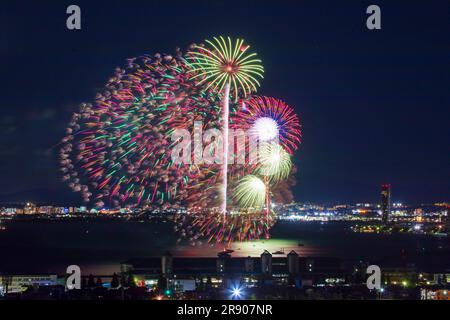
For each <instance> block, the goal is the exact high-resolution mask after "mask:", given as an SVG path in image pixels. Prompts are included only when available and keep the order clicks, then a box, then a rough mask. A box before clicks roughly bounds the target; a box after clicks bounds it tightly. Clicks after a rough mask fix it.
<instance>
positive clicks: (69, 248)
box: [0, 220, 450, 275]
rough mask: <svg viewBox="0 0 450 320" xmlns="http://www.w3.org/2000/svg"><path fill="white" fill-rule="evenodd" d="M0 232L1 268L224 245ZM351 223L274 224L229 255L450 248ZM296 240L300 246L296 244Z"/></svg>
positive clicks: (132, 233)
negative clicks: (361, 230) (354, 228)
mask: <svg viewBox="0 0 450 320" xmlns="http://www.w3.org/2000/svg"><path fill="white" fill-rule="evenodd" d="M4 224H5V225H6V230H3V231H0V272H1V271H4V272H7V271H9V272H27V273H49V272H50V273H58V274H63V273H64V272H65V268H66V267H67V266H68V265H71V264H76V265H79V266H80V267H81V268H82V271H83V273H94V274H103V275H108V274H112V273H113V272H118V271H119V270H120V262H122V261H125V260H127V259H129V258H133V257H151V256H161V255H162V254H163V253H164V252H165V251H167V250H169V251H170V252H171V253H172V254H173V255H175V256H216V255H217V252H218V251H220V250H222V249H223V248H224V246H223V245H213V246H212V245H208V244H203V245H201V246H195V247H192V246H190V245H188V244H181V245H177V235H176V234H174V232H173V227H172V224H171V223H169V222H166V223H164V222H161V221H159V222H142V223H141V222H125V221H104V220H89V221H88V220H86V221H43V220H36V221H6V222H4ZM350 226H351V224H350V223H344V222H328V223H324V224H321V223H319V222H278V223H277V224H276V225H275V226H274V228H273V229H272V232H271V235H272V238H271V239H269V240H261V241H255V242H244V243H234V244H233V245H232V246H231V249H233V250H235V251H234V252H233V256H249V255H250V256H259V255H260V254H261V253H262V252H263V250H268V251H269V252H272V253H273V252H275V251H279V250H284V252H285V253H288V252H289V251H290V250H295V251H296V252H297V253H298V254H299V255H300V256H328V257H340V258H371V259H376V258H382V257H386V256H393V255H397V254H400V253H401V252H402V250H404V251H409V252H416V251H421V250H422V251H423V250H436V249H437V248H438V247H444V248H447V249H448V248H450V240H449V239H448V238H444V239H443V238H437V237H433V236H424V235H412V234H395V235H377V234H356V233H352V232H351V231H350ZM298 243H302V244H304V246H298Z"/></svg>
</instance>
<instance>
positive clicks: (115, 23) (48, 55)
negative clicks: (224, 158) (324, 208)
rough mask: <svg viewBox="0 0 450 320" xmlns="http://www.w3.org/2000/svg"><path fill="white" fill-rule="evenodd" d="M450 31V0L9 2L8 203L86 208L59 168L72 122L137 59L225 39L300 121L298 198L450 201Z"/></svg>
mask: <svg viewBox="0 0 450 320" xmlns="http://www.w3.org/2000/svg"><path fill="white" fill-rule="evenodd" d="M70 4H77V5H79V6H80V7H81V11H82V30H81V31H69V30H68V29H66V18H67V16H68V15H67V14H66V8H67V6H68V5H70ZM370 4H378V5H379V6H380V7H381V11H382V30H377V31H370V30H368V29H367V28H366V18H367V14H366V13H365V12H366V8H367V6H368V5H370ZM449 34H450V2H449V1H417V2H414V1H392V0H391V1H370V2H369V1H281V0H277V1H263V0H259V1H243V0H241V1H236V2H234V3H233V1H219V0H216V1H212V0H210V1H187V0H184V1H162V0H161V1H150V0H145V1H144V0H142V1H138V0H127V1H112V0H108V1H98V0H96V1H50V0H49V1H38V0H35V1H22V0H16V1H9V0H7V1H2V8H1V11H0V66H1V69H0V70H1V79H0V82H1V85H0V92H1V94H0V104H1V114H0V127H1V130H0V182H1V183H0V195H1V197H0V201H19V200H23V201H24V200H34V201H38V202H39V201H52V202H55V203H68V202H73V201H75V202H76V201H77V200H78V196H77V195H76V194H73V193H72V192H71V191H70V189H69V188H68V187H66V185H65V184H64V183H63V182H62V181H61V176H60V174H59V171H58V161H57V155H58V146H57V144H58V142H59V141H60V139H61V138H62V137H63V136H64V132H65V131H64V129H65V127H66V124H67V123H68V121H69V119H70V115H71V113H72V112H74V111H76V110H77V107H78V105H79V104H80V103H81V102H89V101H92V99H93V97H94V96H95V93H96V91H98V90H99V89H101V88H102V86H103V85H104V83H105V82H106V80H107V79H108V78H109V77H110V76H111V75H112V74H113V71H114V68H115V67H116V66H121V65H123V64H124V62H125V60H126V58H129V57H133V56H138V55H141V54H144V53H150V54H153V53H156V52H167V53H172V52H174V50H175V47H177V46H179V47H180V48H182V49H185V48H187V46H188V45H189V44H190V43H192V42H194V41H196V42H201V41H202V40H204V39H206V38H210V37H212V36H215V35H230V36H232V37H243V38H244V39H246V41H247V42H248V43H249V44H251V46H252V47H253V49H254V50H255V51H256V52H258V55H259V56H260V57H261V59H262V60H263V63H264V66H265V79H264V80H263V81H262V87H261V88H260V90H259V93H260V94H264V95H268V96H274V97H277V98H281V99H283V100H285V101H286V102H287V103H288V104H290V105H292V106H295V109H296V110H297V112H298V113H299V115H300V117H301V120H302V123H303V136H304V137H303V143H302V146H301V148H300V150H299V151H298V152H297V154H296V164H297V165H298V167H299V170H298V173H297V185H296V186H295V190H294V193H295V195H296V199H297V200H299V201H312V202H325V203H330V202H359V201H361V202H362V201H378V200H379V193H380V190H379V189H380V184H381V183H391V184H392V188H393V200H396V201H404V202H411V203H422V202H432V201H444V200H447V201H448V200H450V185H449V183H450V138H449V137H450V126H449V120H450V90H449V88H450V72H449V71H450V41H449V40H450V38H449Z"/></svg>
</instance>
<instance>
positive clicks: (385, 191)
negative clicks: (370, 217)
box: [381, 184, 391, 224]
mask: <svg viewBox="0 0 450 320" xmlns="http://www.w3.org/2000/svg"><path fill="white" fill-rule="evenodd" d="M381 214H382V215H381V220H382V221H383V224H388V223H389V215H390V214H391V185H390V184H382V185H381Z"/></svg>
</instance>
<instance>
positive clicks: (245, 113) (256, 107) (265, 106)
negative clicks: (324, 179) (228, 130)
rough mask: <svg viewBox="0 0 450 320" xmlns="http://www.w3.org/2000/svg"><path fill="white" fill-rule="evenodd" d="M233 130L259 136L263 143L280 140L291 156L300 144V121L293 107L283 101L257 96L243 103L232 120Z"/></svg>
mask: <svg viewBox="0 0 450 320" xmlns="http://www.w3.org/2000/svg"><path fill="white" fill-rule="evenodd" d="M232 123H233V126H232V127H233V128H235V129H243V130H247V131H248V132H252V133H253V134H256V135H258V137H259V139H260V140H261V141H273V140H279V142H280V144H281V145H282V146H283V148H285V150H286V151H287V152H288V153H289V154H293V152H294V151H295V150H297V148H298V146H299V144H300V138H301V125H300V120H299V118H298V116H297V114H296V113H295V111H294V109H292V107H290V106H288V105H287V104H286V103H284V102H283V101H281V100H278V99H275V98H270V97H264V96H261V97H260V96H255V97H252V98H250V99H248V100H246V101H244V102H243V106H242V108H240V109H239V110H238V111H237V112H236V113H235V114H234V116H233V118H232Z"/></svg>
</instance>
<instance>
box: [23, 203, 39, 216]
mask: <svg viewBox="0 0 450 320" xmlns="http://www.w3.org/2000/svg"><path fill="white" fill-rule="evenodd" d="M36 212H37V211H36V205H35V204H33V203H31V202H27V204H26V205H25V207H24V208H23V213H24V214H36Z"/></svg>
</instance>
